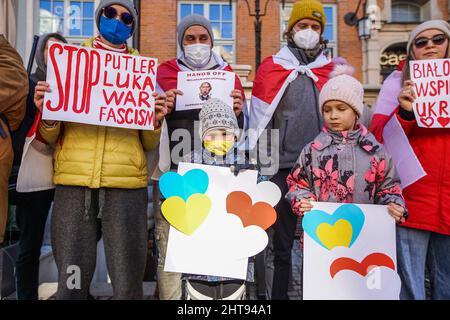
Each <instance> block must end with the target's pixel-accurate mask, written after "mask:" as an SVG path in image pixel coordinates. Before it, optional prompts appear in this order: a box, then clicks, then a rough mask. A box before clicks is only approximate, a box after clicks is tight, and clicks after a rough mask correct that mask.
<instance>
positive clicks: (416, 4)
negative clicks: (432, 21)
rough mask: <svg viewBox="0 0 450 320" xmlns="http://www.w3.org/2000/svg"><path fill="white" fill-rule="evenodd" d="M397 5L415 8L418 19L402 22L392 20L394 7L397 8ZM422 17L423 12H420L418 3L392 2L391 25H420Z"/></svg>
mask: <svg viewBox="0 0 450 320" xmlns="http://www.w3.org/2000/svg"><path fill="white" fill-rule="evenodd" d="M398 5H406V6H411V7H415V8H416V9H418V10H419V19H418V20H414V21H413V20H408V21H404V20H395V19H394V6H398ZM422 16H423V10H422V6H421V5H420V4H418V3H411V2H407V1H394V2H392V4H391V23H413V24H416V23H420V22H421V21H422Z"/></svg>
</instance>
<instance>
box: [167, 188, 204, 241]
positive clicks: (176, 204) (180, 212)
mask: <svg viewBox="0 0 450 320" xmlns="http://www.w3.org/2000/svg"><path fill="white" fill-rule="evenodd" d="M210 210H211V200H210V199H209V197H208V196H206V195H204V194H193V195H192V196H190V197H189V198H188V199H187V201H186V202H184V200H183V199H182V198H180V197H170V198H169V199H166V200H165V201H164V202H163V204H162V206H161V212H162V214H163V215H164V217H165V218H166V219H167V221H168V222H169V223H170V225H171V226H173V227H174V228H176V229H177V230H178V231H180V232H182V233H184V234H187V235H191V234H192V233H194V231H195V230H197V228H198V227H199V226H200V225H201V224H202V223H203V221H205V219H206V217H207V216H208V214H209V211H210Z"/></svg>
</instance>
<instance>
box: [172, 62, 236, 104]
mask: <svg viewBox="0 0 450 320" xmlns="http://www.w3.org/2000/svg"><path fill="white" fill-rule="evenodd" d="M235 79H236V74H235V73H233V72H229V71H224V70H206V71H191V72H179V73H178V88H177V89H178V90H177V91H178V92H183V95H180V96H179V97H177V99H176V109H177V111H181V110H192V109H201V108H202V106H203V104H204V103H205V102H206V101H208V100H209V99H211V98H212V97H214V98H218V99H220V100H222V101H224V102H225V103H227V104H228V105H229V106H234V108H235V109H236V108H239V107H240V108H241V109H242V106H240V105H241V104H242V97H241V99H239V97H240V96H241V93H240V92H239V95H237V94H236V93H235V92H234V83H235ZM174 93H176V92H174ZM239 101H241V102H239Z"/></svg>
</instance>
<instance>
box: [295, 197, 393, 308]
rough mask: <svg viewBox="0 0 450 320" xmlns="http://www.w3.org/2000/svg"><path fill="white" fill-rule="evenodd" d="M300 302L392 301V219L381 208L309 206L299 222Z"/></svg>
mask: <svg viewBox="0 0 450 320" xmlns="http://www.w3.org/2000/svg"><path fill="white" fill-rule="evenodd" d="M302 226H303V230H304V232H305V234H304V260H303V261H304V262H303V263H304V266H303V279H304V280H303V298H304V299H305V300H398V299H399V296H400V285H401V282H400V277H399V275H398V274H397V263H396V261H397V260H396V259H397V257H396V238H395V221H394V219H393V218H392V217H391V216H390V215H389V213H388V211H387V206H380V205H360V204H340V203H326V202H313V209H312V210H311V211H310V212H307V213H306V214H305V216H304V217H303V221H302Z"/></svg>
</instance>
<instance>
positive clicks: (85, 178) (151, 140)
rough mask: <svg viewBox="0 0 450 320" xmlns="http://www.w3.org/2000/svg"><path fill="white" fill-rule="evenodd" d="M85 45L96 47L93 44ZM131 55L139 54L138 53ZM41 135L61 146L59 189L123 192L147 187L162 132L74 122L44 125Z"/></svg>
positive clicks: (58, 148)
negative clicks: (150, 155) (150, 158)
mask: <svg viewBox="0 0 450 320" xmlns="http://www.w3.org/2000/svg"><path fill="white" fill-rule="evenodd" d="M84 45H86V46H92V40H90V41H89V42H87V43H85V44H84ZM129 52H130V53H133V54H136V53H137V51H136V50H134V51H131V50H129ZM39 132H40V134H41V135H42V137H43V138H44V139H45V140H46V141H47V142H48V143H50V144H54V143H56V144H57V145H56V150H55V155H54V162H55V164H54V166H55V167H54V177H53V183H54V184H55V185H70V186H83V187H88V188H122V189H138V188H145V187H147V184H148V173H147V159H146V156H145V151H149V150H151V149H155V148H156V147H157V146H158V144H159V138H160V130H155V131H138V130H131V129H122V128H112V127H101V126H92V125H85V124H79V123H72V122H64V123H57V124H56V125H54V126H48V125H46V124H45V123H44V122H42V121H41V123H40V125H39ZM60 135H61V136H60Z"/></svg>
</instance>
